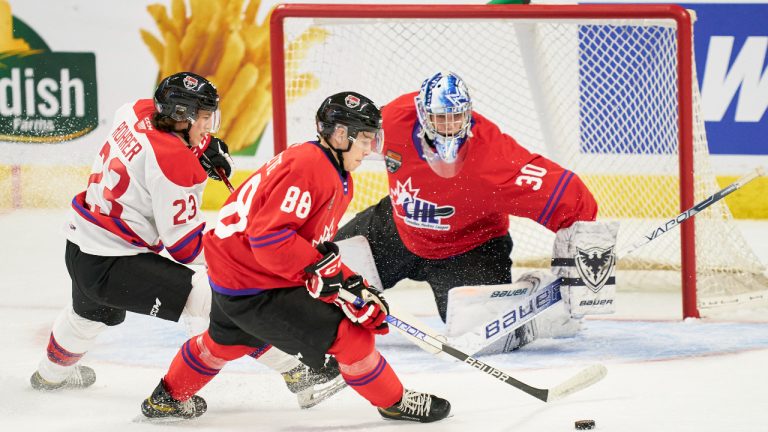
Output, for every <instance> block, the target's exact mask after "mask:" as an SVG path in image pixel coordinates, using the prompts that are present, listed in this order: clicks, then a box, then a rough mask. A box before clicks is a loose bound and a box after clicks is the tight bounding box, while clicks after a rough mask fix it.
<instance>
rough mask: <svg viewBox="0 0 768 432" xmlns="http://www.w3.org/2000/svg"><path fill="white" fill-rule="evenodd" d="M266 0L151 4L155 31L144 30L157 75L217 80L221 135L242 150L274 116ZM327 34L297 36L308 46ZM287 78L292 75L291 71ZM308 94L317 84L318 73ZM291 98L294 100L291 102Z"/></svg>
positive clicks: (294, 56) (294, 57)
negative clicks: (260, 16)
mask: <svg viewBox="0 0 768 432" xmlns="http://www.w3.org/2000/svg"><path fill="white" fill-rule="evenodd" d="M260 5H261V0H250V1H248V2H247V4H246V2H245V1H244V0H189V1H185V0H170V5H169V7H168V6H166V4H163V3H155V4H150V5H149V6H147V11H148V12H149V14H150V15H151V16H152V19H153V20H154V22H155V24H156V26H157V28H156V32H154V33H153V32H152V31H149V30H145V29H141V30H140V33H141V38H142V40H143V41H144V44H145V45H146V46H147V48H149V51H150V52H151V53H152V56H153V57H154V58H155V61H156V62H157V65H158V68H159V73H158V76H157V80H158V81H159V80H160V79H162V78H163V77H166V76H168V75H171V74H174V73H176V72H181V71H191V72H195V73H197V74H199V75H202V76H204V77H206V78H207V79H209V80H210V81H211V82H213V83H214V85H216V87H217V88H218V90H219V96H220V97H221V103H220V109H221V116H222V123H221V128H220V130H219V133H218V135H219V136H221V137H222V138H223V139H224V140H225V141H226V142H227V144H228V145H229V148H230V151H232V152H237V151H239V150H243V149H245V148H246V147H248V146H250V145H252V144H254V143H255V142H256V141H257V140H258V139H259V137H260V136H261V134H262V132H263V131H264V128H265V127H266V126H267V123H268V122H269V120H270V119H271V116H272V94H271V91H272V89H271V84H272V77H271V70H270V64H269V19H268V18H267V19H264V20H263V22H261V23H258V22H257V19H256V18H257V13H258V10H259V6H260ZM324 38H325V34H324V33H323V32H322V31H320V30H318V29H316V28H309V29H307V31H305V32H304V33H303V34H301V35H300V36H299V37H298V38H297V41H293V42H290V43H292V44H295V43H300V44H301V45H302V46H304V47H306V46H309V45H311V44H313V43H318V42H321V41H322V40H323V39H324ZM286 52H287V53H289V54H287V55H288V56H289V57H288V58H287V59H286V61H294V62H296V61H301V58H302V57H303V55H305V54H306V50H304V51H301V50H299V51H295V50H290V49H287V50H286ZM286 78H287V79H291V78H292V77H290V76H288V77H286ZM302 78H303V79H305V80H306V82H308V83H309V85H307V86H306V87H305V88H304V90H303V93H301V94H297V95H292V97H293V98H294V99H295V98H297V97H301V96H303V95H304V94H306V93H308V92H310V91H311V90H313V89H315V88H316V82H317V78H315V77H313V76H302ZM289 102H290V101H289Z"/></svg>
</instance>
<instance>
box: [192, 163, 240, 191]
mask: <svg viewBox="0 0 768 432" xmlns="http://www.w3.org/2000/svg"><path fill="white" fill-rule="evenodd" d="M200 158H204V159H205V161H206V162H208V164H210V165H211V167H213V170H214V171H216V174H217V175H218V176H219V178H220V179H221V181H223V182H224V184H225V185H227V189H229V192H230V193H231V192H234V191H235V188H234V187H232V183H230V182H229V179H228V178H227V173H226V171H224V168H222V167H217V166H214V165H213V162H211V159H210V158H208V156H206V155H205V153H203V154H202V155H200Z"/></svg>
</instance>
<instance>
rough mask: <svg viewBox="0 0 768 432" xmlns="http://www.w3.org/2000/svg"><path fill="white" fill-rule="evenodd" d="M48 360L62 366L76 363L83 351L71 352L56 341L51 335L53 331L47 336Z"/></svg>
mask: <svg viewBox="0 0 768 432" xmlns="http://www.w3.org/2000/svg"><path fill="white" fill-rule="evenodd" d="M46 350H47V352H48V360H50V361H52V362H53V363H56V364H60V365H62V366H72V365H74V364H75V363H77V362H78V361H79V360H80V359H81V358H82V357H83V354H85V353H73V352H69V351H67V350H66V349H64V347H62V346H61V345H59V343H58V342H56V338H54V337H53V332H51V336H50V337H49V338H48V348H47V349H46Z"/></svg>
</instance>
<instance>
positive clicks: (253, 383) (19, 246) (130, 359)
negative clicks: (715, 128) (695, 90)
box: [0, 210, 768, 432]
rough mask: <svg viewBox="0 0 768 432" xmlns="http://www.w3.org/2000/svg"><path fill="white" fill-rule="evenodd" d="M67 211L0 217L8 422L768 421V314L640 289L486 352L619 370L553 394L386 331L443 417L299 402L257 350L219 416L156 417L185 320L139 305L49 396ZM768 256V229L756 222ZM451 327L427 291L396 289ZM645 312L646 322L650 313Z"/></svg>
mask: <svg viewBox="0 0 768 432" xmlns="http://www.w3.org/2000/svg"><path fill="white" fill-rule="evenodd" d="M63 220H64V214H63V212H61V211H31V210H17V211H13V212H10V213H6V214H0V241H2V247H0V275H2V276H3V279H2V282H1V283H0V292H1V293H2V297H1V298H2V300H0V329H1V330H2V331H0V347H2V355H0V431H43V430H44V431H78V432H80V431H97V430H98V431H109V432H121V431H154V432H159V431H176V432H178V431H182V430H191V431H236V430H249V431H308V432H309V431H311V432H314V431H345V432H352V431H359V430H371V431H390V430H391V431H395V430H397V431H406V430H414V431H415V430H418V431H467V430H475V431H483V432H486V431H516V432H517V431H519V432H524V431H536V432H542V431H545V432H547V431H569V430H574V429H573V423H574V421H575V420H579V419H594V420H595V421H596V422H597V429H596V430H597V431H617V432H619V431H620V432H628V431H649V430H653V431H696V432H705V431H766V430H768V410H766V407H768V396H766V393H765V387H766V385H768V368H766V365H768V324H765V323H760V322H724V321H706V322H704V321H699V320H693V321H686V322H681V321H679V319H678V317H679V309H680V299H679V294H676V293H653V294H626V295H621V296H620V301H621V302H623V306H622V308H620V311H619V314H618V315H617V316H614V317H611V319H600V320H590V321H588V322H587V323H586V326H585V329H584V331H583V332H582V333H580V334H579V335H578V336H577V337H576V338H571V339H557V340H540V341H536V342H535V343H533V344H531V345H529V346H528V347H526V348H524V349H523V350H521V351H518V352H516V353H513V354H507V355H499V356H490V357H484V358H483V361H486V362H487V363H490V364H491V365H493V366H496V367H498V368H501V369H504V370H505V371H507V372H509V373H510V374H511V375H512V376H514V377H515V378H518V379H520V380H523V381H525V382H527V383H529V384H531V385H534V386H539V387H551V386H554V385H556V384H557V383H559V382H560V381H562V380H565V379H567V378H568V377H570V376H571V375H572V374H574V373H575V372H577V371H578V370H579V369H581V368H582V367H585V366H586V365H589V364H592V363H598V362H599V363H603V364H605V365H607V367H608V376H607V377H606V378H605V380H603V381H602V382H600V383H598V384H596V385H595V386H593V387H591V388H588V389H586V390H584V391H582V392H580V393H577V394H574V395H571V396H569V397H567V398H565V399H563V400H561V401H557V402H553V403H549V404H546V403H543V402H540V401H538V400H536V399H534V398H532V397H530V396H528V395H526V394H524V393H522V392H520V391H518V390H517V389H515V388H513V387H511V386H508V385H506V384H503V383H501V382H498V381H496V380H494V379H492V378H491V377H489V376H487V375H484V374H482V373H479V372H477V371H476V370H474V369H472V368H470V367H468V366H466V365H464V364H461V363H459V362H457V361H455V360H453V359H452V358H450V357H445V358H443V357H436V356H432V355H430V354H427V353H425V352H423V351H421V350H419V349H418V348H416V347H414V346H413V345H411V344H410V343H409V342H408V341H407V340H406V339H405V338H403V337H402V336H399V335H388V336H384V337H379V339H378V340H379V344H380V348H381V351H382V353H383V354H384V356H385V357H386V358H387V360H388V361H389V362H390V363H391V364H392V366H393V367H394V368H395V370H396V371H397V372H398V373H399V375H400V376H401V379H402V381H403V382H404V383H405V385H406V386H408V387H411V388H414V389H417V390H421V391H428V392H432V393H435V394H438V395H440V396H442V397H445V398H447V399H449V400H450V401H451V403H452V405H453V416H452V417H450V418H449V419H447V420H445V421H442V422H439V423H435V424H429V425H419V424H401V423H394V422H391V421H390V422H387V421H384V420H382V419H380V418H379V416H378V414H377V413H376V411H375V409H373V408H372V407H371V406H370V405H369V404H368V403H367V402H366V401H364V400H363V399H361V398H360V397H358V396H357V395H356V394H355V393H354V391H352V390H350V389H347V390H344V391H343V392H342V393H340V394H339V395H337V396H335V397H334V398H333V399H331V400H330V401H328V402H326V403H324V404H322V405H319V406H317V407H315V408H313V409H310V410H299V409H298V407H297V405H296V401H295V399H294V397H293V395H292V394H290V393H289V392H288V391H287V389H285V387H284V384H283V383H282V380H281V378H280V377H279V376H278V375H277V374H274V373H272V372H270V371H268V370H266V369H265V368H263V367H261V366H260V365H258V364H256V363H255V362H254V361H252V360H250V359H241V360H238V361H236V362H232V363H231V364H229V365H228V366H227V367H226V368H225V369H224V371H223V372H222V373H221V374H220V375H219V376H218V377H217V378H216V379H215V380H214V381H212V382H211V384H209V385H208V386H207V387H206V388H205V389H203V391H202V392H201V395H202V396H203V397H205V398H206V399H207V401H208V405H209V411H208V412H207V413H206V414H205V415H204V416H202V417H201V418H199V419H197V420H194V421H187V422H179V423H163V424H153V423H147V422H144V421H141V420H142V418H141V414H140V412H139V404H140V403H141V401H142V399H143V398H145V397H146V396H147V395H148V394H149V393H150V392H151V391H152V389H153V388H154V387H155V385H156V384H157V382H158V380H159V379H160V377H162V375H163V374H164V372H165V370H166V368H167V366H168V364H169V363H170V360H171V358H172V357H173V356H174V355H175V353H176V350H177V349H178V347H179V345H180V344H181V343H182V342H183V341H184V340H185V339H186V335H185V333H184V329H183V326H182V325H181V324H176V323H171V322H166V321H161V320H157V319H152V318H148V317H144V316H137V315H133V314H129V317H128V319H127V321H126V323H124V324H123V325H121V326H118V327H116V328H112V329H109V330H108V331H107V332H105V333H104V334H103V335H102V336H100V338H99V343H98V344H97V346H96V347H95V348H94V349H93V350H92V351H91V352H90V353H88V355H87V356H86V357H85V359H84V363H85V364H88V365H90V366H92V367H94V368H95V369H96V372H97V375H98V379H97V382H96V384H95V385H94V386H93V387H91V388H89V389H86V390H81V391H69V392H67V391H63V392H56V393H49V394H41V393H38V392H35V391H33V390H32V389H31V388H30V386H29V376H30V375H31V374H32V372H34V370H35V368H36V366H37V362H38V361H39V359H40V357H41V356H42V355H43V352H44V348H45V344H46V343H47V337H48V333H49V331H50V326H51V323H52V322H53V320H54V318H55V317H56V315H57V314H58V312H59V309H60V308H61V307H62V306H63V305H64V304H65V303H66V302H67V300H68V298H69V284H70V281H69V277H68V275H67V273H66V269H65V267H64V262H63V254H64V240H63V238H62V237H61V235H60V234H59V232H60V231H59V228H60V226H61V224H62V221H63ZM741 225H742V227H743V228H744V229H745V230H747V231H748V235H747V237H748V238H749V239H751V240H752V241H754V242H755V247H756V248H758V250H757V252H758V254H759V255H760V256H761V257H762V260H763V262H766V261H767V259H766V258H768V242H766V241H765V240H766V238H768V224H765V223H760V222H747V223H741ZM388 294H389V296H388V298H389V299H390V300H391V301H392V302H397V304H398V305H401V307H408V308H409V309H411V311H412V312H414V313H415V314H418V315H419V316H420V317H421V318H423V319H424V320H426V321H427V322H428V323H430V324H432V325H434V326H435V327H439V326H440V324H439V321H438V319H437V318H436V313H435V310H434V306H433V304H432V303H431V300H430V297H431V294H430V293H429V292H427V291H425V287H424V286H420V287H417V288H409V289H399V288H396V289H395V290H392V291H389V292H388ZM641 318H642V319H641Z"/></svg>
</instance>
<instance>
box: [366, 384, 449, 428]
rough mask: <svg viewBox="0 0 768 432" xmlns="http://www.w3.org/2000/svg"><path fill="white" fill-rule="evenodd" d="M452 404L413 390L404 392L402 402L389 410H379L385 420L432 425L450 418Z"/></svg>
mask: <svg viewBox="0 0 768 432" xmlns="http://www.w3.org/2000/svg"><path fill="white" fill-rule="evenodd" d="M450 413H451V404H450V402H448V401H447V400H445V399H443V398H439V397H437V396H434V395H431V394H427V393H419V392H415V391H411V390H407V389H406V390H404V391H403V398H402V399H401V400H400V402H398V403H396V404H394V405H392V406H391V407H389V408H379V414H381V416H382V417H384V418H385V419H390V420H408V421H416V422H420V423H431V422H434V421H438V420H442V419H444V418H446V417H448V414H450Z"/></svg>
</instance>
